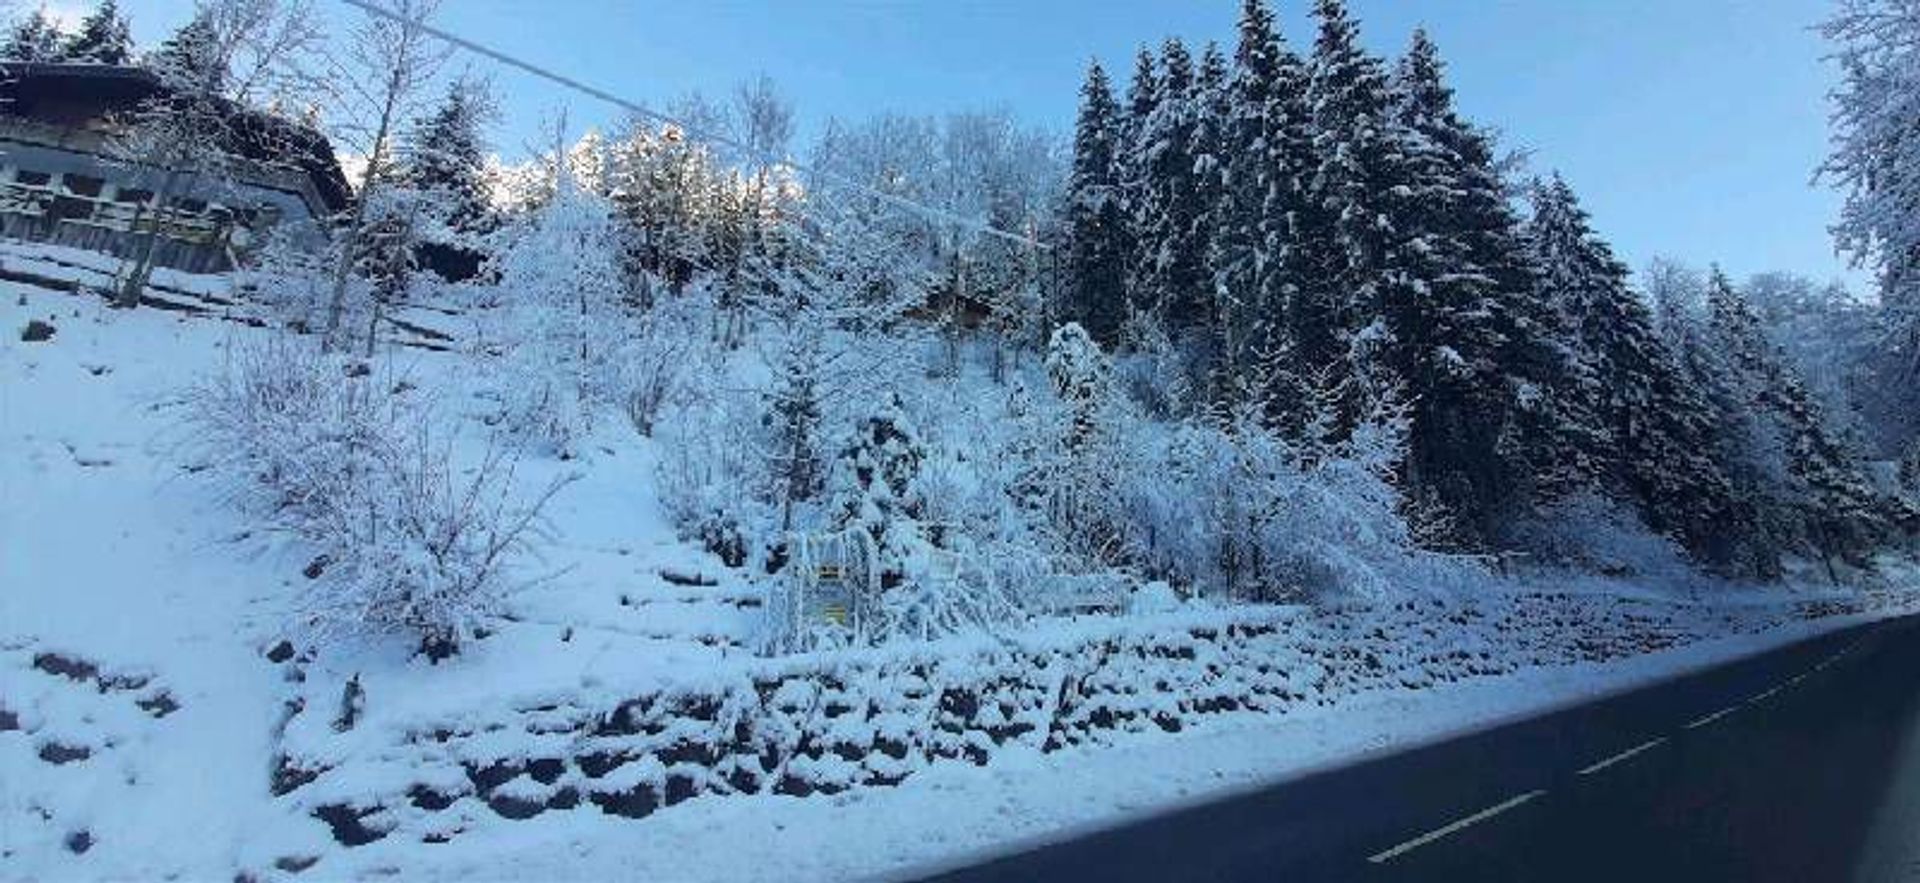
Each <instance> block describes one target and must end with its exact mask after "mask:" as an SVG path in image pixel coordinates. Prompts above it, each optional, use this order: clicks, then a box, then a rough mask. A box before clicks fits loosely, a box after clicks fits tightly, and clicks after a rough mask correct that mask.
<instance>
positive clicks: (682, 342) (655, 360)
mask: <svg viewBox="0 0 1920 883" xmlns="http://www.w3.org/2000/svg"><path fill="white" fill-rule="evenodd" d="M699 306H700V303H699V300H698V299H696V298H692V297H676V298H667V299H664V300H659V301H656V302H655V303H654V304H653V305H652V306H651V307H650V308H648V309H645V310H642V311H639V312H638V314H637V315H635V316H634V318H633V325H632V331H631V333H630V334H629V336H628V338H627V342H626V346H625V347H624V352H623V353H622V358H621V359H620V362H619V364H618V365H617V366H616V370H617V377H618V379H617V382H616V388H617V389H618V390H619V391H620V394H621V396H622V398H623V399H624V400H625V403H626V410H627V419H629V420H631V421H633V427H634V429H635V430H637V431H639V433H640V434H641V435H645V436H651V435H653V427H654V424H655V422H656V421H658V420H659V418H660V410H661V409H662V408H664V407H666V406H667V405H668V404H669V403H673V402H676V401H679V400H682V399H683V398H684V396H685V395H686V394H687V385H688V382H689V381H690V380H691V379H692V378H693V377H694V374H695V372H696V371H697V370H698V369H700V368H701V367H709V368H710V367H712V366H711V365H710V364H707V362H708V360H705V359H703V358H702V356H703V355H704V354H703V353H702V348H701V347H700V346H699V343H700V340H701V334H702V331H703V329H702V327H701V324H702V322H704V321H705V317H704V314H703V313H702V312H701V311H700V309H699Z"/></svg>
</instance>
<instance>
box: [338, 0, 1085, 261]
mask: <svg viewBox="0 0 1920 883" xmlns="http://www.w3.org/2000/svg"><path fill="white" fill-rule="evenodd" d="M340 2H342V3H345V4H347V5H348V6H352V7H354V8H356V9H359V10H361V11H363V12H366V13H368V14H369V15H377V16H379V17H381V18H384V19H387V20H389V21H394V22H398V23H400V24H401V25H403V26H405V27H410V28H414V29H417V30H419V31H420V32H421V33H423V34H427V35H428V36H431V37H434V38H435V39H438V40H440V41H441V42H443V43H446V44H448V45H450V46H456V47H459V48H461V49H465V50H466V51H468V52H471V53H473V54H475V55H479V56H483V57H485V58H490V59H493V60H494V61H497V62H499V63H501V64H504V65H506V66H508V67H512V68H517V69H519V70H521V71H524V72H526V73H529V74H532V75H534V76H536V77H539V78H541V79H543V80H548V81H550V82H553V83H558V84H559V85H561V86H564V87H566V88H568V89H572V90H574V91H575V92H579V93H580V94H582V95H586V96H588V97H591V98H597V99H599V100H601V101H604V102H607V103H608V104H612V105H614V106H615V107H619V108H621V109H623V110H625V111H627V112H628V113H631V114H633V115H635V116H639V117H642V118H645V119H649V120H652V121H654V122H656V123H661V124H664V125H670V126H673V127H675V128H677V129H679V130H680V131H681V132H684V133H686V135H687V136H688V137H691V138H694V139H696V140H699V141H706V142H709V143H713V144H719V145H723V146H726V147H729V148H732V149H733V150H736V151H739V152H740V153H743V154H746V155H748V156H751V157H753V158H754V159H756V160H759V161H760V162H763V163H766V164H768V165H785V166H787V167H789V168H792V169H794V170H796V171H800V172H804V173H806V174H809V175H813V176H816V177H819V178H822V179H825V180H828V181H832V182H834V183H836V184H840V185H842V186H845V187H851V188H853V189H855V190H859V191H860V192H862V193H865V194H867V195H868V196H871V197H873V198H875V199H878V200H880V201H881V202H884V203H887V204H888V205H891V206H893V207H894V208H897V209H901V210H903V211H908V212H912V213H914V214H918V215H922V216H925V217H927V218H931V219H934V220H940V221H946V222H948V223H951V224H955V225H958V226H960V227H965V228H967V229H971V230H974V231H976V232H978V233H982V234H985V235H987V236H993V237H996V238H999V239H1005V240H1007V241H1009V242H1016V243H1019V244H1021V245H1025V246H1029V247H1031V248H1037V249H1040V250H1042V251H1052V250H1053V249H1052V247H1051V246H1049V245H1047V244H1046V243H1044V242H1041V241H1039V240H1037V239H1034V238H1032V237H1030V236H1023V235H1021V234H1019V233H1014V232H1011V231H1008V230H1002V229H1000V228H998V227H995V226H993V225H991V224H988V223H985V222H983V221H979V220H976V219H973V218H968V217H964V216H962V215H957V214H954V213H953V212H950V211H947V210H945V209H937V208H934V207H932V206H929V205H922V204H920V203H917V202H914V201H913V200H911V199H907V198H905V197H902V196H898V195H896V194H892V193H888V192H886V191H884V190H881V189H879V188H877V187H874V186H872V185H870V184H867V183H865V182H863V181H859V180H856V179H854V178H851V177H848V176H846V175H842V174H840V173H838V172H834V171H832V170H830V169H823V168H820V167H817V166H809V165H806V164H803V163H798V162H794V161H792V160H787V159H782V158H780V157H776V156H772V155H770V154H768V153H765V152H763V151H760V150H756V149H754V148H752V147H748V146H747V145H745V144H742V143H740V142H739V141H736V140H734V139H732V138H729V137H727V136H725V135H722V134H720V133H718V132H709V131H705V130H703V129H700V128H698V127H696V126H691V125H688V124H687V123H685V122H683V121H681V120H678V119H675V118H674V117H672V116H670V115H668V114H664V113H661V112H659V111H657V110H654V109H652V108H649V107H647V106H645V105H643V104H640V103H638V102H635V101H630V100H628V99H626V98H622V97H620V96H619V95H615V94H614V93H612V92H608V91H607V90H605V89H602V88H599V87H598V86H593V85H590V84H587V83H583V82H581V81H579V80H576V79H574V78H573V77H569V76H567V75H566V74H562V73H557V72H555V71H552V70H549V69H547V68H544V67H541V66H540V65H537V64H534V63H533V62H530V61H523V60H521V59H519V58H516V57H514V56H511V55H508V54H506V53H505V52H502V51H500V50H498V49H494V48H492V47H490V46H486V45H483V44H480V43H476V42H474V41H472V40H469V39H467V38H465V37H461V36H459V35H457V34H453V33H451V32H449V31H447V30H445V29H443V28H439V27H435V26H433V25H430V24H427V23H426V22H425V21H422V20H420V19H413V18H408V17H406V16H404V15H401V14H399V13H397V12H394V11H393V10H390V9H387V8H386V7H384V6H381V5H380V4H378V3H375V2H371V0H340Z"/></svg>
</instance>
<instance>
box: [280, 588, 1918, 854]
mask: <svg viewBox="0 0 1920 883" xmlns="http://www.w3.org/2000/svg"><path fill="white" fill-rule="evenodd" d="M1877 603H1880V602H1878V601H1877V600H1876V599H1874V598H1873V597H1871V595H1866V594H1856V595H1848V596H1845V597H1844V599H1840V600H1831V601H1803V602H1797V603H1780V604H1773V605H1745V606H1740V607H1727V606H1724V605H1722V606H1696V605H1690V604H1686V603H1679V602H1674V601H1668V600H1648V599H1638V600H1636V599H1622V598H1619V597H1596V596H1582V595H1548V594H1538V593H1535V594H1527V595H1512V594H1494V595H1480V596H1476V597H1473V598H1470V599H1461V600H1444V599H1437V598H1435V599H1424V600H1418V601H1402V602H1399V603H1396V604H1392V605H1387V606H1382V607H1377V608H1373V609H1370V610H1368V611H1367V615H1366V616H1356V615H1354V613H1355V611H1354V610H1352V609H1344V610H1334V609H1326V608H1318V607H1300V606H1284V607H1283V606H1267V607H1245V606H1238V607H1226V608H1212V609H1190V610H1186V611H1181V612H1176V613H1168V614H1160V615H1155V616H1151V617H1145V618H1141V619H1138V620H1105V619H1083V620H1079V621H1076V622H1074V623H1072V624H1063V625H1060V626H1057V627H1055V628H1051V629H1047V630H1040V631H1034V632H1030V633H1025V634H1021V635H1016V636H1013V637H1011V638H1009V639H1006V640H980V639H978V638H962V639H956V640H949V641H944V642H934V643H931V644H913V645H906V646H899V647H888V648H882V649H870V650H862V651H843V652H836V653H831V654H812V655H804V656H788V657H783V658H780V659H775V660H758V661H755V662H752V663H750V664H747V665H744V666H740V667H730V668H726V669H722V670H718V671H714V672H709V673H707V675H706V676H704V677H702V678H700V679H698V680H697V681H694V682H685V683H682V684H681V685H680V686H676V687H672V688H667V689H659V690H643V691H636V692H632V693H625V694H622V693H620V692H618V690H617V689H615V688H602V689H600V690H599V691H598V692H597V693H596V692H594V691H593V690H592V689H590V688H582V692H562V693H558V694H556V693H554V692H552V691H543V692H540V693H538V694H537V695H531V696H526V697H503V701H502V702H501V703H499V704H497V705H490V706H489V707H488V710H487V711H485V712H481V713H478V714H476V715H466V714H462V715H459V716H456V717H451V718H445V717H431V718H420V719H409V718H406V717H404V715H402V716H399V717H390V718H387V719H385V720H383V721H381V725H380V726H373V727H361V728H359V729H356V730H353V731H351V732H348V733H342V732H338V731H336V729H335V728H334V727H333V726H331V724H330V723H329V721H330V720H331V717H332V715H333V709H334V708H335V707H336V706H337V704H338V697H337V693H338V685H337V684H323V683H319V682H317V680H308V681H303V682H301V686H299V687H297V688H296V689H297V690H303V691H306V694H307V695H305V696H303V697H301V699H300V701H299V702H298V703H297V704H298V705H299V706H300V707H302V708H303V709H305V710H303V711H301V712H300V713H299V714H297V715H296V717H295V719H294V720H293V721H292V722H291V723H290V725H289V726H288V727H287V729H286V733H285V737H284V742H283V744H282V746H281V748H282V758H283V759H282V761H281V768H280V771H279V781H280V782H281V783H282V784H281V787H280V788H279V789H278V790H279V791H280V792H281V794H282V796H281V797H280V801H281V805H282V806H283V808H284V809H285V810H286V811H288V812H290V813H295V814H299V815H310V816H314V817H316V818H318V819H321V820H323V821H324V823H325V824H326V825H328V826H330V827H331V829H332V831H333V835H334V837H335V838H336V839H338V840H339V841H340V842H343V843H348V844H358V843H364V842H370V841H373V840H378V839H382V838H385V837H389V836H394V835H396V834H398V835H401V836H407V837H421V838H426V839H430V840H436V841H438V840H443V839H445V838H449V837H454V836H458V835H459V834H460V833H461V832H462V831H475V830H485V826H486V825H488V824H490V823H492V820H497V819H522V818H526V817H529V816H533V815H538V814H540V813H544V812H549V811H566V810H576V809H577V810H579V811H588V809H589V807H591V808H594V809H597V810H598V811H600V812H605V813H608V814H613V815H621V816H628V817H638V816H645V815H649V814H651V813H653V812H655V811H658V810H660V809H662V808H664V807H670V806H672V805H674V804H676V803H679V802H681V801H683V800H686V799H688V798H691V797H694V796H697V795H701V794H716V795H744V794H785V795H794V796H807V795H812V794H833V793H837V792H841V791H845V790H847V789H850V788H858V787H872V786H888V785H893V784H897V783H899V782H901V781H903V780H905V779H906V778H908V777H910V776H912V775H914V774H916V773H918V772H920V771H922V770H924V769H926V768H927V767H928V765H930V764H934V763H940V762H945V761H955V760H958V761H964V762H968V763H974V764H983V763H986V762H987V761H989V760H990V759H992V758H993V757H994V756H995V755H997V754H999V753H1001V752H1004V751H1009V750H1023V751H1042V752H1045V751H1054V750H1058V749H1061V748H1063V747H1067V746H1073V745H1086V744H1111V743H1114V742H1116V741H1119V740H1124V739H1127V738H1130V737H1131V736H1132V735H1136V734H1147V733H1160V732H1173V731H1179V730H1184V729H1186V728H1189V727H1192V726H1196V725H1204V724H1205V723H1206V722H1208V721H1210V720H1217V719H1220V718H1222V717H1223V716H1229V715H1238V716H1242V717H1243V718H1246V717H1253V716H1271V715H1283V714H1288V713H1291V712H1293V711H1296V710H1299V709H1303V708H1312V707H1318V706H1324V705H1328V704H1333V703H1336V702H1340V701H1343V700H1344V699H1346V698H1349V697H1352V696H1355V695H1359V694H1364V693H1370V692H1376V691H1417V690H1424V689H1429V688H1432V687H1435V686H1438V685H1441V684H1445V683H1449V682H1456V681H1461V680H1467V679H1472V678H1477V677H1484V676H1489V675H1498V674H1504V673H1509V672H1513V671H1516V670H1519V669H1522V668H1526V667H1533V666H1550V665H1568V664H1576V663H1583V662H1596V661H1602V660H1608V659H1616V658H1621V657H1626V656H1631V655H1635V654H1640V653H1646V652H1650V651H1654V650H1659V649H1662V648H1667V647H1673V646H1677V645H1680V644H1685V643H1690V642H1693V641H1698V640H1703V639H1707V638H1715V637H1724V636H1728V635H1735V634H1743V633H1750V632H1754V631H1759V630H1762V629H1767V628H1772V627H1777V626H1779V625H1781V624H1783V623H1785V622H1790V621H1793V620H1797V619H1802V618H1811V617H1815V616H1828V615H1836V614H1844V613H1849V612H1855V611H1859V610H1864V609H1872V608H1873V606H1874V605H1875V604H1877ZM295 664H296V665H297V663H295ZM290 683H291V681H290ZM375 701H376V702H377V701H378V700H377V699H376V700H375ZM349 758H351V759H352V764H351V765H350V766H348V765H346V762H347V760H348V759H349ZM336 767H337V768H336Z"/></svg>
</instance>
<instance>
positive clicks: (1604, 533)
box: [1505, 493, 1689, 582]
mask: <svg viewBox="0 0 1920 883" xmlns="http://www.w3.org/2000/svg"><path fill="white" fill-rule="evenodd" d="M1505 539H1506V542H1507V543H1508V545H1509V546H1510V547H1511V548H1512V549H1513V550H1514V551H1517V552H1520V553H1523V554H1524V555H1526V556H1527V557H1526V561H1527V563H1528V564H1529V565H1533V566H1540V567H1546V568H1556V569H1566V570H1577V571H1583V572H1587V573H1598V574H1602V575H1606V576H1616V577H1634V578H1644V579H1652V580H1658V581H1662V582H1667V581H1673V582H1678V581H1683V580H1685V579H1686V578H1687V576H1688V573H1689V568H1688V566H1687V557H1686V553H1685V551H1684V550H1682V549H1681V548H1680V545H1679V544H1678V543H1676V542H1674V541H1673V540H1672V539H1671V538H1669V537H1664V536H1661V535H1659V534H1657V533H1655V532H1653V531H1652V530H1649V529H1648V528H1647V526H1646V524H1645V523H1644V522H1642V521H1641V520H1640V516H1639V515H1638V514H1637V513H1636V512H1634V510H1633V509H1632V507H1629V506H1626V505H1623V504H1621V503H1619V502H1617V501H1615V500H1610V499H1608V498H1606V497H1603V496H1600V495H1598V494H1591V493H1588V494H1578V495H1575V496H1573V497H1569V498H1567V499H1565V500H1561V501H1559V502H1558V503H1555V504H1554V505H1553V506H1551V507H1548V508H1547V509H1545V510H1544V511H1542V512H1540V513H1539V514H1537V515H1536V516H1535V517H1533V518H1530V519H1528V520H1525V521H1522V522H1519V523H1517V524H1515V525H1514V526H1513V527H1512V528H1511V529H1510V531H1509V534H1508V536H1507V537H1506V538H1505Z"/></svg>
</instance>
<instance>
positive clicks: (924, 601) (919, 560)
mask: <svg viewBox="0 0 1920 883" xmlns="http://www.w3.org/2000/svg"><path fill="white" fill-rule="evenodd" d="M926 458H927V453H926V449H925V447H924V446H923V445H922V444H921V441H920V437H919V433H918V432H916V431H915V430H914V428H913V425H912V423H911V422H910V421H909V420H908V418H907V416H906V414H905V413H903V412H902V411H901V409H900V408H899V406H898V404H897V403H895V404H892V405H887V406H882V407H880V408H878V409H876V410H875V412H874V413H873V414H872V415H870V416H868V417H865V418H863V419H861V420H860V421H858V423H857V424H856V425H855V427H854V429H853V431H852V432H851V433H850V434H849V435H848V436H847V437H846V439H845V441H844V443H843V445H842V447H841V449H840V452H839V454H838V456H837V457H836V458H835V460H834V463H833V468H832V473H831V476H830V478H829V479H828V513H829V515H828V518H829V521H828V524H829V526H830V527H831V528H832V529H834V530H838V531H859V532H861V533H864V534H865V535H866V536H867V537H869V538H870V539H871V541H872V542H871V549H872V551H871V554H872V557H873V560H874V564H875V566H877V567H878V568H879V570H878V572H877V573H873V574H869V575H868V579H867V580H865V581H864V583H863V584H859V585H856V586H855V594H854V609H853V611H852V613H853V618H854V627H855V630H856V632H858V633H859V634H860V635H862V636H863V637H865V638H866V639H868V640H872V641H876V642H884V641H887V640H890V639H893V638H895V637H912V638H918V639H920V640H925V639H927V638H931V637H935V636H938V635H943V634H950V633H953V632H956V631H960V630H963V629H967V628H978V627H991V626H993V625H995V624H997V623H1000V622H1002V621H1004V620H1006V619H1008V618H1010V617H1011V616H1012V615H1013V614H1014V608H1013V606H1012V604H1011V603H1010V602H1009V601H1008V600H1007V599H1006V597H1005V596H1004V595H1003V593H1002V592H1001V590H1000V587H999V586H998V585H997V584H995V582H994V580H993V579H992V578H991V575H990V574H988V573H986V572H984V571H982V570H981V569H980V568H978V567H977V566H974V565H973V562H972V561H971V560H970V558H971V556H972V553H973V552H974V549H973V547H972V544H971V543H970V542H969V541H968V538H966V537H965V536H963V535H962V534H960V533H959V532H958V531H957V530H954V527H955V525H947V524H940V523H936V522H930V521H929V520H927V515H928V511H927V504H926V497H925V488H924V487H923V485H922V483H921V467H922V464H923V463H924V462H925V461H926Z"/></svg>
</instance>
